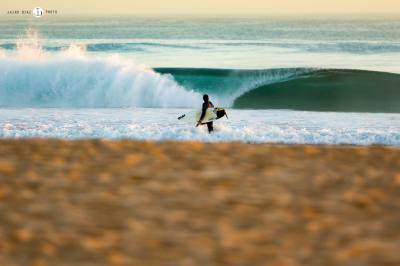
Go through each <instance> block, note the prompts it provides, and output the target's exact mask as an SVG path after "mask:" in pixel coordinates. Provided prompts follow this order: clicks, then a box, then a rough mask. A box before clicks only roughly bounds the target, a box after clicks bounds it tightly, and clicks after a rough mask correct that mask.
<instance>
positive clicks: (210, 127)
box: [207, 122, 214, 133]
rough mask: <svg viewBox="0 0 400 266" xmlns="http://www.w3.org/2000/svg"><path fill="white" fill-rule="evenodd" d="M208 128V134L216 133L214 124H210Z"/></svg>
mask: <svg viewBox="0 0 400 266" xmlns="http://www.w3.org/2000/svg"><path fill="white" fill-rule="evenodd" d="M207 128H208V133H211V132H213V131H214V127H213V122H208V123H207Z"/></svg>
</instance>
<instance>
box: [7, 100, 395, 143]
mask: <svg viewBox="0 0 400 266" xmlns="http://www.w3.org/2000/svg"><path fill="white" fill-rule="evenodd" d="M191 111H193V110H191V109H158V108H106V109H60V108H18V109H15V108H3V109H0V114H1V115H0V137H1V138H32V137H50V138H63V139H81V138H104V139H135V140H178V141H184V140H198V141H205V142H221V141H240V142H249V143H310V144H311V143H312V144H321V143H323V144H343V143H346V144H360V145H368V144H385V145H396V146H398V145H400V114H380V113H374V114H372V113H328V112H302V111H289V110H228V115H229V119H226V118H222V119H220V120H218V121H217V122H215V125H214V127H215V132H214V133H213V134H211V135H210V134H208V133H207V130H206V127H199V128H196V127H195V122H194V121H193V123H187V122H181V121H179V120H177V117H178V116H179V115H181V114H184V113H188V112H191Z"/></svg>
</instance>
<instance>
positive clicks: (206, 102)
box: [199, 95, 214, 133]
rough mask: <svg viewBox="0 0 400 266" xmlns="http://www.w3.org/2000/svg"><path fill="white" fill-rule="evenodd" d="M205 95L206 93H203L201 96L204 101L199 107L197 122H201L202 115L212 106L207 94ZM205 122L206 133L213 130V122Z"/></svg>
mask: <svg viewBox="0 0 400 266" xmlns="http://www.w3.org/2000/svg"><path fill="white" fill-rule="evenodd" d="M205 96H206V95H204V97H203V99H204V103H203V106H202V108H201V116H200V119H199V122H201V121H202V120H203V119H204V116H205V115H206V112H207V109H208V108H213V107H214V105H213V104H212V102H210V101H209V100H208V96H207V97H205ZM206 124H207V128H208V133H211V132H212V131H214V127H213V122H208V123H206Z"/></svg>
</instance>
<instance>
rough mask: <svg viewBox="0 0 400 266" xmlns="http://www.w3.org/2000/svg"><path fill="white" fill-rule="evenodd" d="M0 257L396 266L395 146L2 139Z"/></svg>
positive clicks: (399, 242)
mask: <svg viewBox="0 0 400 266" xmlns="http://www.w3.org/2000/svg"><path fill="white" fill-rule="evenodd" d="M0 265H1V266H9V265H10V266H11V265H35V266H46V265H48V266H58V265H65V266H69V265H74V266H78V265H88V266H89V265H93V266H95V265H96V266H98V265H100V266H101V265H204V266H206V265H250V266H253V265H271V266H296V265H311V266H314V265H315V266H317V265H318V266H320V265H321V266H330V265H332V266H333V265H357V266H363V265H393V266H395V265H396V266H398V265H400V149H396V148H388V147H356V146H308V145H303V146H302V145H267V144H265V145H264V144H261V145H251V144H239V143H226V144H204V143H196V142H185V143H176V142H164V143H153V142H135V141H100V140H85V141H61V140H1V141H0Z"/></svg>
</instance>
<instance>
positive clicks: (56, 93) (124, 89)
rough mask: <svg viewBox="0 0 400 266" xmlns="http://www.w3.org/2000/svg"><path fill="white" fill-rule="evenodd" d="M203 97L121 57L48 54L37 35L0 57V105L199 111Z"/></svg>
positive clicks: (70, 51) (73, 51) (78, 51)
mask: <svg viewBox="0 0 400 266" xmlns="http://www.w3.org/2000/svg"><path fill="white" fill-rule="evenodd" d="M200 102H201V95H199V94H198V93H195V92H193V91H189V90H186V89H185V88H183V87H182V86H180V85H178V84H177V83H176V82H175V81H174V80H173V79H172V78H171V77H170V76H168V75H161V74H159V73H156V72H154V71H153V70H152V69H150V68H148V67H146V66H144V65H140V64H136V63H135V62H134V61H133V60H132V59H124V58H121V57H120V56H118V55H107V56H94V55H88V54H87V53H86V51H85V47H84V46H82V45H81V46H80V45H76V44H74V45H71V46H69V47H68V48H67V49H65V50H63V51H59V52H56V53H49V52H46V51H44V50H43V49H42V46H41V43H40V38H39V37H38V35H37V34H36V33H29V34H28V37H27V38H26V39H21V40H20V41H18V42H17V49H16V51H15V53H11V54H5V53H1V55H0V106H13V107H17V106H19V107H194V106H197V105H198V104H199V103H200Z"/></svg>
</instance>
